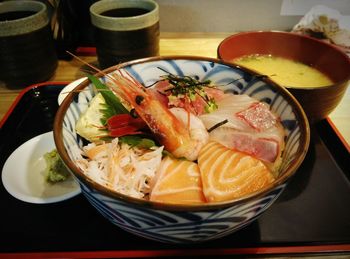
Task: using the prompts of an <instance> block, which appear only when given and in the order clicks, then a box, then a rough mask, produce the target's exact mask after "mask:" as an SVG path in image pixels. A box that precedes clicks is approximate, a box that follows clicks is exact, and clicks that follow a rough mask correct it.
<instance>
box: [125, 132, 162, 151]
mask: <svg viewBox="0 0 350 259" xmlns="http://www.w3.org/2000/svg"><path fill="white" fill-rule="evenodd" d="M119 140H120V142H122V143H125V144H128V145H129V146H131V147H138V148H146V149H149V148H151V147H154V146H156V144H155V142H154V141H153V140H151V139H148V138H142V137H140V136H132V135H128V136H123V137H120V138H119Z"/></svg>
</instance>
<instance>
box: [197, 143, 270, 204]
mask: <svg viewBox="0 0 350 259" xmlns="http://www.w3.org/2000/svg"><path fill="white" fill-rule="evenodd" d="M198 166H199V169H200V172H201V176H202V182H203V193H204V196H205V197H206V199H207V201H209V202H219V201H228V200H233V199H236V198H240V197H242V196H244V195H247V194H249V193H252V192H255V191H257V190H259V189H261V188H264V187H265V186H267V185H269V184H270V183H272V182H273V181H274V177H273V175H272V174H271V172H270V170H269V169H268V168H267V167H266V166H265V164H264V163H263V162H261V161H260V160H258V159H256V158H254V157H252V156H250V155H247V154H245V153H242V152H239V151H235V150H232V149H229V148H227V147H225V146H223V145H221V144H219V143H217V142H214V141H210V142H208V143H207V144H206V145H205V146H204V147H203V148H202V150H201V151H200V153H199V156H198Z"/></svg>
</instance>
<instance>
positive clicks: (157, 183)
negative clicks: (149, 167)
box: [150, 157, 205, 204]
mask: <svg viewBox="0 0 350 259" xmlns="http://www.w3.org/2000/svg"><path fill="white" fill-rule="evenodd" d="M152 185H153V188H152V192H151V195H150V200H151V201H156V202H162V203H172V204H198V203H203V202H205V198H204V195H203V191H202V182H201V178H200V173H199V169H198V165H197V164H196V163H194V162H191V161H188V160H179V159H174V158H170V157H166V158H164V159H163V160H162V162H161V164H160V169H159V170H158V172H157V175H156V177H155V179H154V181H153V183H152Z"/></svg>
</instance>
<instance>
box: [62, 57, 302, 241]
mask: <svg viewBox="0 0 350 259" xmlns="http://www.w3.org/2000/svg"><path fill="white" fill-rule="evenodd" d="M159 68H161V69H159ZM125 69H126V70H127V71H128V72H129V73H130V74H131V75H132V76H133V77H134V78H135V79H137V80H138V81H139V82H141V83H142V84H143V85H145V86H149V85H152V84H153V83H155V82H156V81H157V80H159V78H160V76H162V75H164V74H165V72H164V70H165V71H168V72H169V73H172V74H177V75H187V76H192V77H195V78H197V79H199V80H206V79H210V80H211V81H212V82H213V84H215V85H218V86H219V87H221V88H222V89H223V90H224V91H225V92H231V93H233V94H248V95H250V96H252V97H254V98H256V99H258V100H261V101H264V102H267V103H268V104H270V106H271V109H272V111H274V112H275V113H276V114H278V115H279V116H280V119H281V122H282V124H283V125H284V127H285V132H286V136H287V138H286V147H285V151H284V154H283V155H284V156H285V157H286V158H287V159H284V162H283V163H282V165H281V170H283V169H284V168H287V167H288V166H289V165H290V163H291V162H292V160H293V159H294V158H295V156H296V153H297V150H298V147H299V146H300V142H299V137H300V128H299V125H298V124H297V121H296V117H295V114H294V113H293V109H292V107H291V106H290V105H289V104H288V102H287V101H286V100H285V99H284V97H283V96H282V95H280V94H279V93H278V92H277V91H276V90H275V89H274V88H273V86H271V85H270V84H268V83H266V82H264V81H263V80H262V79H261V77H259V76H255V75H251V74H249V73H247V72H245V71H243V70H240V69H236V68H233V67H230V66H227V65H224V64H218V63H213V62H211V61H201V60H182V59H178V60H160V61H150V62H146V63H138V64H134V65H130V66H128V67H126V68H125ZM102 80H103V81H104V80H108V79H106V78H102ZM89 88H90V89H92V86H91V85H90V86H89ZM93 95H94V94H93V91H91V90H89V91H82V92H80V93H79V94H78V98H75V99H74V101H73V102H72V104H71V105H70V107H69V108H68V110H67V113H66V116H65V118H64V126H63V127H64V129H63V138H64V144H65V148H66V150H67V152H68V155H69V156H70V158H71V159H72V160H73V161H74V160H76V159H79V158H80V157H81V154H80V147H81V146H82V140H81V139H80V137H79V136H78V135H77V134H76V132H75V123H76V121H77V119H78V117H79V116H80V114H81V113H82V112H83V111H84V110H85V108H86V103H85V102H86V101H89V100H91V98H92V97H93ZM80 185H81V189H82V192H83V194H84V195H85V196H86V198H87V199H88V200H89V202H90V203H91V204H92V205H93V206H94V207H95V208H96V209H97V210H98V211H99V212H100V213H101V214H102V215H103V216H105V217H106V218H107V219H109V220H110V221H111V222H112V223H114V224H115V225H117V226H119V227H121V228H122V229H124V230H126V231H129V232H132V233H134V234H136V235H140V236H143V237H146V238H149V239H153V240H158V241H161V242H170V243H188V242H199V241H206V240H210V239H216V238H219V237H222V236H225V235H228V234H230V233H232V232H234V231H237V230H238V229H240V228H242V227H244V226H246V225H247V224H249V223H250V222H252V221H253V220H255V219H256V218H257V217H258V216H259V215H260V214H261V213H262V212H264V211H265V210H266V209H267V208H268V207H269V206H270V205H271V204H272V203H273V201H274V200H275V199H276V198H277V197H278V196H279V194H280V193H281V192H282V190H283V189H284V187H285V184H283V185H281V186H279V187H276V188H275V189H274V190H272V191H270V192H269V193H268V194H266V195H264V196H263V197H259V198H255V199H252V200H250V201H249V202H248V203H242V204H240V205H236V206H233V207H228V208H225V209H220V210H218V211H216V212H215V213H213V211H212V210H211V211H206V210H202V211H195V212H186V211H179V212H177V211H169V212H167V211H163V210H157V209H155V208H151V207H149V208H146V207H144V206H137V205H135V204H132V203H130V202H125V201H123V200H117V199H115V198H112V197H109V196H107V195H104V194H102V193H100V192H98V191H97V190H94V189H92V188H91V187H89V186H88V185H86V184H85V183H83V182H81V181H80Z"/></svg>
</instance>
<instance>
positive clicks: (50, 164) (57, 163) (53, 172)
mask: <svg viewBox="0 0 350 259" xmlns="http://www.w3.org/2000/svg"><path fill="white" fill-rule="evenodd" d="M44 159H45V162H46V169H45V177H46V181H48V182H50V183H56V182H62V181H64V180H66V179H67V178H68V177H69V176H70V173H69V171H68V170H67V168H66V167H65V166H64V164H63V162H62V160H61V158H60V156H59V155H58V153H57V150H56V149H54V150H52V151H51V152H47V153H45V154H44Z"/></svg>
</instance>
